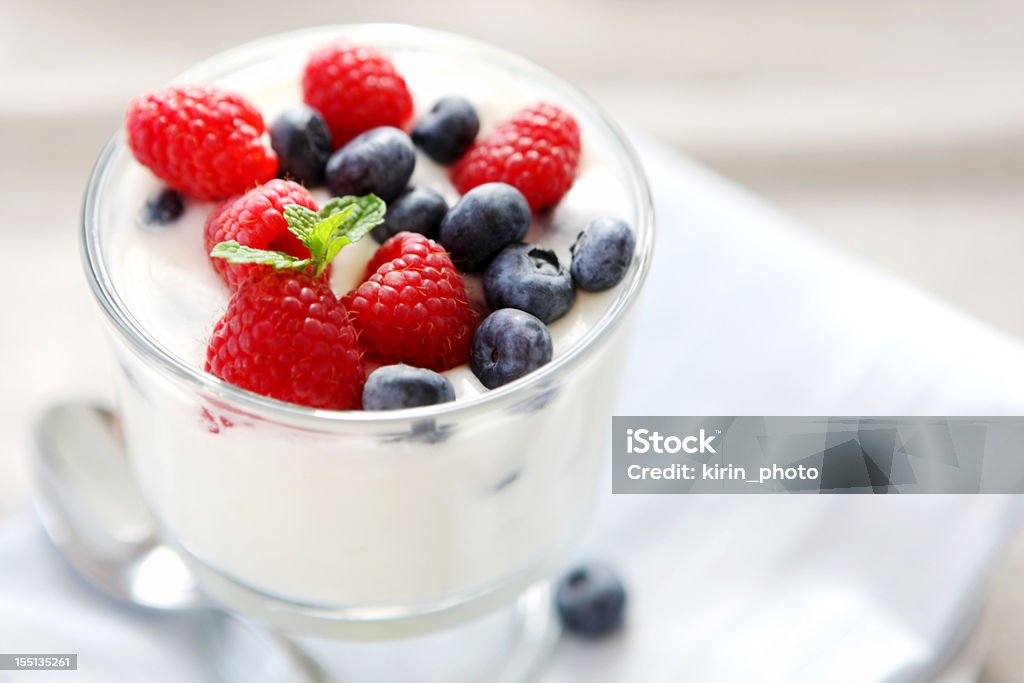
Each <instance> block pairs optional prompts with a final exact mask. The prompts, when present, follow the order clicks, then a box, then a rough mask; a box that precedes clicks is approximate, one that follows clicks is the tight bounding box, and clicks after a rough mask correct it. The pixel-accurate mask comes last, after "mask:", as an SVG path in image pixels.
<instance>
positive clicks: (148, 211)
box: [142, 187, 185, 225]
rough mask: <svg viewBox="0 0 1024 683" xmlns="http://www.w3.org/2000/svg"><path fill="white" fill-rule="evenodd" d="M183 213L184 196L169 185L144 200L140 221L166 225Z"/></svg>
mask: <svg viewBox="0 0 1024 683" xmlns="http://www.w3.org/2000/svg"><path fill="white" fill-rule="evenodd" d="M183 213H185V198H184V197H182V196H181V194H180V193H178V191H177V190H172V189H171V188H169V187H165V188H164V189H162V190H160V191H159V192H157V193H156V194H155V195H153V196H152V197H150V198H149V201H147V202H146V207H145V208H144V209H143V212H142V221H143V222H144V223H145V224H146V225H167V224H169V223H173V222H174V221H176V220H178V219H179V218H181V214H183Z"/></svg>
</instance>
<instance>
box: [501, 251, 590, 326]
mask: <svg viewBox="0 0 1024 683" xmlns="http://www.w3.org/2000/svg"><path fill="white" fill-rule="evenodd" d="M484 294H485V295H486V296H487V305H488V306H490V307H491V309H492V310H497V309H499V308H518V309H519V310H520V311H526V312H527V313H531V314H533V315H535V316H537V317H538V318H540V320H541V322H545V323H550V322H553V321H555V320H558V319H559V318H561V317H562V316H563V315H565V313H566V311H568V310H569V309H570V308H571V307H572V302H573V301H575V300H576V288H575V287H574V286H573V284H572V277H571V276H570V275H569V269H568V268H566V267H565V266H562V265H559V263H558V256H556V255H555V252H553V251H551V250H550V249H544V248H542V247H538V246H535V245H533V244H522V243H519V244H510V245H509V246H507V247H505V248H504V249H502V250H501V251H500V252H498V255H497V256H495V257H494V260H493V261H491V265H489V266H487V271H486V272H485V273H484Z"/></svg>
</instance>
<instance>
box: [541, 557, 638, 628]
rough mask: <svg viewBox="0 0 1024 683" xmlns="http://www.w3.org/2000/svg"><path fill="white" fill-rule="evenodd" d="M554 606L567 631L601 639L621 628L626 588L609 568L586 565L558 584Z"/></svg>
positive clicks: (569, 574) (624, 609)
mask: <svg viewBox="0 0 1024 683" xmlns="http://www.w3.org/2000/svg"><path fill="white" fill-rule="evenodd" d="M555 604H556V605H557V607H558V615H559V617H561V620H562V625H563V626H564V627H565V629H566V630H567V631H569V632H571V633H575V634H577V635H581V636H585V637H587V638H599V637H601V636H605V635H608V634H609V633H611V632H613V631H615V630H616V629H618V628H619V627H620V626H621V625H622V621H623V617H624V615H625V611H626V589H625V588H624V587H623V585H622V582H621V581H620V580H619V578H618V577H617V576H615V573H614V572H612V570H610V569H609V568H607V567H605V566H603V565H598V564H590V565H584V566H581V567H577V568H576V569H574V570H572V571H571V572H569V573H568V574H567V575H566V576H565V578H563V579H562V580H561V581H559V582H558V586H557V588H556V589H555Z"/></svg>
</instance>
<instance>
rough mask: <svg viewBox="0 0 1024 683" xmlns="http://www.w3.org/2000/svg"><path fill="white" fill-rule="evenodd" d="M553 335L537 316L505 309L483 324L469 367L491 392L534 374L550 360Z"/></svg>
mask: <svg viewBox="0 0 1024 683" xmlns="http://www.w3.org/2000/svg"><path fill="white" fill-rule="evenodd" d="M551 354H552V345H551V333H550V332H548V328H547V326H546V325H545V324H544V323H542V322H541V321H540V320H538V319H537V318H535V317H534V316H532V315H530V314H529V313H526V312H525V311H520V310H518V309H515V308H502V309H500V310H497V311H495V312H494V313H491V314H490V315H489V316H487V318H486V319H485V320H484V321H483V322H482V323H480V327H478V328H477V330H476V334H475V335H474V336H473V352H472V355H471V356H470V359H469V364H470V367H471V368H472V370H473V374H474V375H476V377H477V379H479V380H480V382H481V383H482V384H483V385H484V386H485V387H487V388H488V389H494V388H496V387H500V386H501V385H503V384H508V383H509V382H511V381H513V380H517V379H519V378H520V377H522V376H523V375H526V374H528V373H530V372H533V371H534V370H536V369H537V368H539V367H541V366H542V365H544V364H545V363H547V362H549V361H550V360H551Z"/></svg>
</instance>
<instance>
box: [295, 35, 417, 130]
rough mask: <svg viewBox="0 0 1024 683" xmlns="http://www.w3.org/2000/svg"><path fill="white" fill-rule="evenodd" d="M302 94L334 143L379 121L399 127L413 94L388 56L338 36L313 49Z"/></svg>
mask: <svg viewBox="0 0 1024 683" xmlns="http://www.w3.org/2000/svg"><path fill="white" fill-rule="evenodd" d="M302 91H303V99H305V101H306V104H308V105H309V106H311V107H313V108H314V109H316V110H317V111H319V112H320V113H321V114H323V117H324V119H325V120H326V121H327V125H328V126H330V128H331V137H332V139H333V141H334V148H335V149H337V148H338V147H341V146H342V145H343V144H345V143H346V142H348V141H349V140H351V139H352V138H354V137H355V136H357V135H359V134H360V133H362V132H364V131H367V130H370V129H371V128H376V127H377V126H394V127H396V128H401V127H402V126H403V125H404V124H405V123H406V122H407V121H408V120H409V117H411V116H412V96H411V95H410V94H409V89H408V88H407V87H406V85H405V79H403V78H402V77H401V76H400V75H399V74H398V72H397V71H395V67H394V65H393V64H392V63H391V60H390V59H388V57H387V55H385V54H384V53H382V52H380V51H379V50H376V49H374V48H372V47H363V46H359V45H349V44H348V43H346V42H344V41H339V42H335V43H332V44H330V45H326V46H324V47H322V48H320V49H319V50H317V51H315V52H314V53H313V54H312V55H310V57H309V61H308V62H306V71H305V73H304V74H303V76H302Z"/></svg>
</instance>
